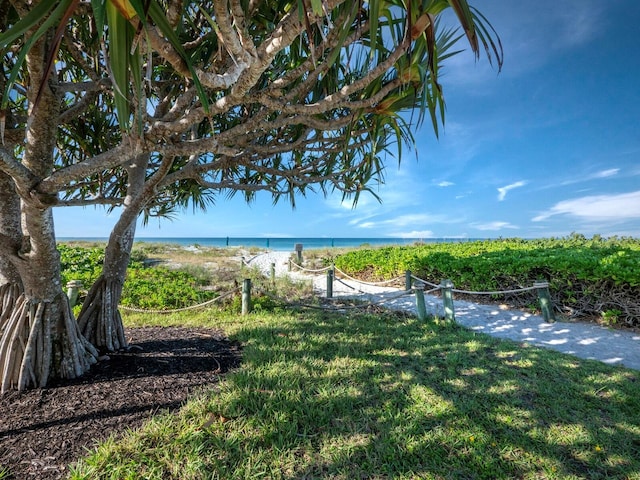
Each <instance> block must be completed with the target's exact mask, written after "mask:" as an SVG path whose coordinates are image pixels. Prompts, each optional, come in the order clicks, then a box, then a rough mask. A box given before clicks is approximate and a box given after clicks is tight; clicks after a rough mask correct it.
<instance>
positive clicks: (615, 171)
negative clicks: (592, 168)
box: [591, 168, 620, 178]
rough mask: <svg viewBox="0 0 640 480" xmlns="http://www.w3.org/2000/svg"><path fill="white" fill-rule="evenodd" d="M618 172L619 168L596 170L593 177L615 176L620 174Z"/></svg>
mask: <svg viewBox="0 0 640 480" xmlns="http://www.w3.org/2000/svg"><path fill="white" fill-rule="evenodd" d="M618 172H620V169H619V168H609V169H607V170H601V171H600V172H596V173H594V174H593V175H592V176H591V178H607V177H613V176H615V175H617V174H618Z"/></svg>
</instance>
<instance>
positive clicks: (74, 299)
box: [67, 280, 82, 308]
mask: <svg viewBox="0 0 640 480" xmlns="http://www.w3.org/2000/svg"><path fill="white" fill-rule="evenodd" d="M81 287H82V282H81V281H80V280H70V281H69V282H68V283H67V297H68V298H69V306H70V307H71V308H73V307H75V306H76V303H78V291H79V290H80V288H81Z"/></svg>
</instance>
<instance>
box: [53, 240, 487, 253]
mask: <svg viewBox="0 0 640 480" xmlns="http://www.w3.org/2000/svg"><path fill="white" fill-rule="evenodd" d="M57 240H58V241H59V242H107V240H108V238H106V237H59V238H58V239H57ZM475 240H486V239H481V238H399V237H398V238H393V237H140V238H136V239H135V242H136V243H164V244H174V245H180V246H196V245H198V246H202V247H246V248H249V247H256V248H264V249H267V250H274V251H294V250H295V246H296V245H297V244H301V245H302V248H303V249H305V250H308V249H317V248H355V247H361V246H387V245H388V246H402V245H415V244H416V243H451V242H469V241H475Z"/></svg>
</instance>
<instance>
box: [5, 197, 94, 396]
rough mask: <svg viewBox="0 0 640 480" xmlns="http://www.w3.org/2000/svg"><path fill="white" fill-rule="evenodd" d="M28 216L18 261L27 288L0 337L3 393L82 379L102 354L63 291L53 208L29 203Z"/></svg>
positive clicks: (15, 305) (26, 212) (18, 267)
mask: <svg viewBox="0 0 640 480" xmlns="http://www.w3.org/2000/svg"><path fill="white" fill-rule="evenodd" d="M24 218H25V227H26V230H27V231H28V232H29V233H30V234H31V237H30V238H31V241H30V243H29V246H30V250H29V251H27V252H23V253H22V254H21V255H20V256H19V258H20V260H19V261H17V262H16V263H17V265H16V268H17V269H18V271H19V272H20V277H21V279H22V284H23V287H24V290H23V293H22V294H20V296H19V297H17V300H16V301H15V304H14V305H13V308H12V309H11V314H10V315H9V317H8V320H7V322H6V324H5V328H4V329H3V331H2V337H0V375H1V390H2V392H3V393H4V392H6V391H8V390H12V389H13V390H25V389H27V388H32V387H40V388H41V387H44V386H46V385H47V383H48V382H49V381H50V379H52V378H76V377H79V376H81V375H83V374H84V373H85V372H87V371H88V370H89V368H90V367H91V364H93V363H95V362H96V360H97V356H98V352H97V351H96V349H95V348H94V347H93V346H92V345H91V344H90V343H89V342H88V341H87V340H86V339H85V338H84V337H83V336H82V334H81V333H80V329H79V328H78V324H77V322H76V321H75V319H74V318H73V313H72V311H71V309H70V307H69V301H68V299H67V297H66V295H65V294H64V292H63V291H62V286H61V280H60V259H59V253H58V251H57V250H56V244H55V236H54V234H53V216H52V214H51V209H44V210H40V209H34V208H30V207H28V206H26V207H25V208H24ZM14 288H15V287H14ZM13 294H15V290H14V292H13Z"/></svg>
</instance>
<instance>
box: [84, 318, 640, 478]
mask: <svg viewBox="0 0 640 480" xmlns="http://www.w3.org/2000/svg"><path fill="white" fill-rule="evenodd" d="M157 321H161V322H163V323H165V324H173V323H176V324H182V325H184V324H193V325H203V324H205V325H211V326H216V327H222V328H223V329H224V330H225V331H227V332H228V333H229V334H230V335H231V336H232V338H233V339H235V340H239V341H240V342H242V344H243V345H244V350H243V354H244V360H243V364H242V366H241V368H239V369H238V370H237V371H235V372H233V373H231V374H228V375H227V376H226V377H225V379H224V380H223V382H222V383H221V385H220V386H219V388H216V389H215V390H212V391H209V392H206V393H204V394H201V395H199V396H197V397H196V398H194V399H193V400H192V401H191V402H190V403H188V404H187V405H186V406H185V407H184V408H183V409H182V410H181V412H180V413H179V414H177V415H161V416H158V417H155V418H154V419H153V420H152V421H150V422H149V423H148V424H147V425H146V426H145V427H144V428H142V429H141V430H140V431H136V432H131V433H129V434H128V435H126V436H125V438H124V439H121V440H118V441H108V442H106V443H105V444H103V445H102V446H100V447H99V448H98V450H97V453H95V454H93V455H92V456H90V457H88V458H87V459H85V460H84V461H83V462H82V464H81V465H80V466H79V467H78V468H77V469H76V470H75V471H74V473H73V475H72V478H74V479H80V478H91V479H116V478H118V479H121V478H131V479H133V478H136V479H137V478H146V479H156V478H157V479H171V478H173V479H218V478H219V479H235V478H270V479H293V478H335V479H345V480H346V479H355V478H379V479H382V478H395V479H412V478H424V479H460V478H475V479H493V478H522V479H543V478H563V479H564V478H576V479H577V478H584V479H598V478H619V479H623V478H624V479H634V478H636V479H638V478H640V381H639V380H640V376H639V375H638V373H637V372H635V371H632V370H627V369H624V368H614V367H610V366H606V365H604V364H600V363H598V362H594V361H584V360H579V359H576V358H574V357H571V356H567V355H563V354H560V353H557V352H553V351H546V350H542V349H539V348H535V347H530V346H526V345H517V344H515V343H512V342H508V341H500V340H497V339H493V338H490V337H486V336H483V335H480V334H475V333H473V332H471V331H467V330H464V329H462V328H460V327H457V326H455V325H446V324H444V323H442V322H438V321H436V322H429V323H422V322H419V321H417V320H416V319H415V318H412V317H404V316H400V315H398V314H375V315H373V314H358V313H348V314H340V315H338V314H328V313H326V312H320V311H318V312H303V313H296V312H289V313H282V312H280V313H278V314H273V313H264V312H263V313H260V314H253V315H251V316H249V317H246V318H242V317H237V316H229V315H227V316H212V314H211V312H204V313H201V314H196V315H194V314H189V315H185V314H182V315H179V316H173V317H168V316H163V317H152V316H145V315H135V316H130V317H128V323H129V325H133V324H148V323H150V322H157Z"/></svg>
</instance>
